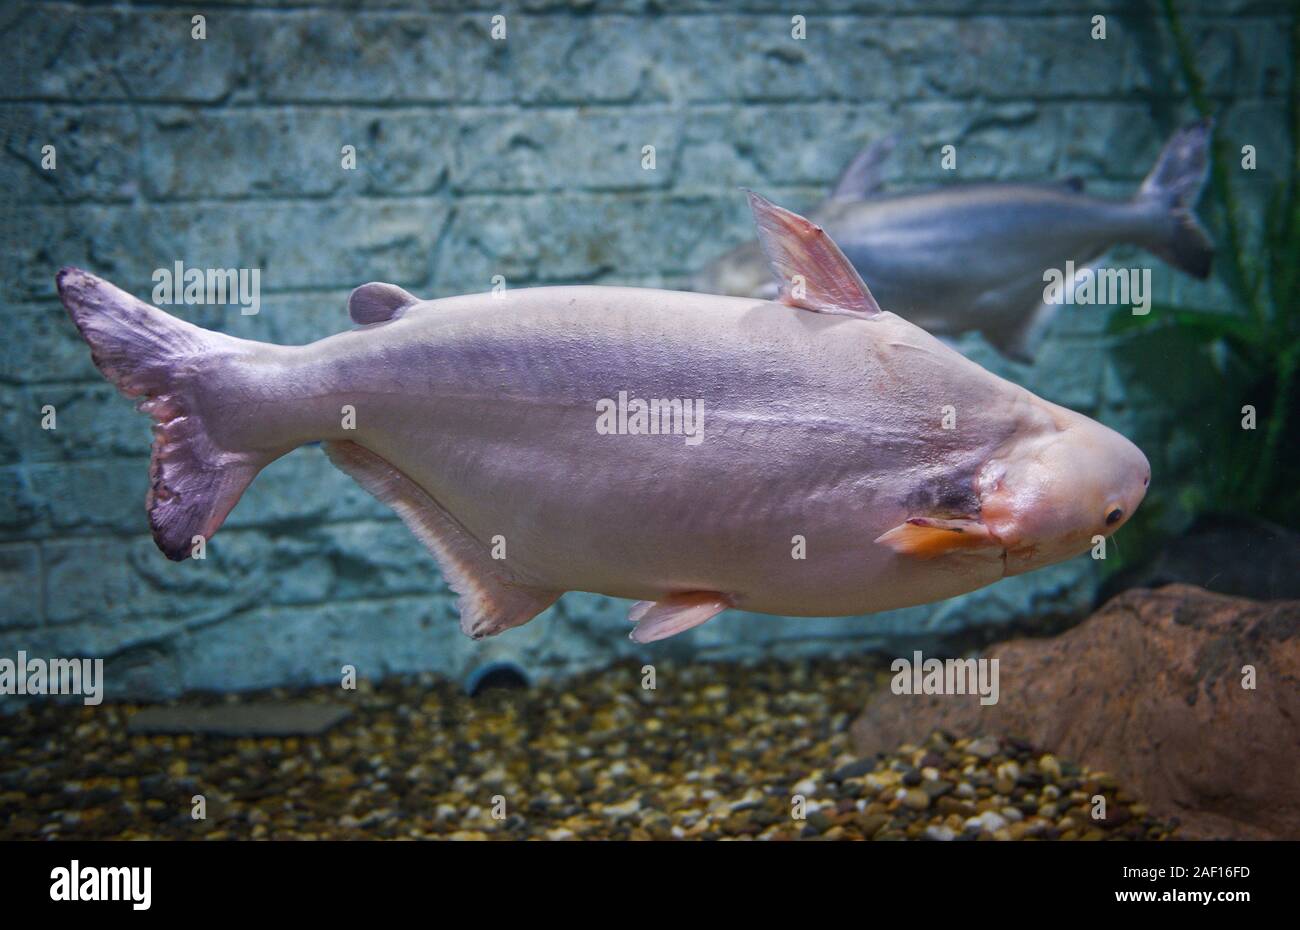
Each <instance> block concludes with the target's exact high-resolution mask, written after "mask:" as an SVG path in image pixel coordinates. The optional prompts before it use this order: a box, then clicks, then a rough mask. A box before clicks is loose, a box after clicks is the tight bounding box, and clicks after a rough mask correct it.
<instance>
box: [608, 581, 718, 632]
mask: <svg viewBox="0 0 1300 930" xmlns="http://www.w3.org/2000/svg"><path fill="white" fill-rule="evenodd" d="M730 606H731V599H730V598H728V597H727V596H726V595H725V594H718V593H717V592H716V591H692V592H691V593H690V594H672V595H669V596H668V597H666V598H664V599H663V600H662V601H637V603H636V604H634V605H633V606H632V609H631V610H630V611H628V615H627V618H628V619H629V620H631V621H632V622H633V623H635V624H636V628H635V629H633V630H632V632H631V633H630V634H629V637H630V638H631V640H632V641H633V642H634V643H653V642H654V641H655V640H659V639H667V638H668V637H669V636H676V635H677V634H678V633H683V632H685V631H686V630H689V629H691V628H693V627H697V626H699V625H700V624H701V623H706V622H708V621H709V620H712V619H713V618H714V617H716V616H717V615H718V614H720V613H722V612H723V611H724V610H726V609H727V608H728V607H730Z"/></svg>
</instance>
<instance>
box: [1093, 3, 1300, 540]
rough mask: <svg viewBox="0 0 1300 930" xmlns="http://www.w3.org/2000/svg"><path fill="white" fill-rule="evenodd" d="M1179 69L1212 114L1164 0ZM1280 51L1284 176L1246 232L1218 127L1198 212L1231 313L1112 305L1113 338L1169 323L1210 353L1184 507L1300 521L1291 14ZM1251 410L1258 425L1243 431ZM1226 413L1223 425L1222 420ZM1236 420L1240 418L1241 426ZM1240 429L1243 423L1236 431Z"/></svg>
mask: <svg viewBox="0 0 1300 930" xmlns="http://www.w3.org/2000/svg"><path fill="white" fill-rule="evenodd" d="M1161 7H1162V11H1163V14H1164V22H1165V25H1166V27H1167V29H1168V31H1169V33H1170V36H1171V39H1172V41H1173V45H1174V50H1175V54H1176V58H1177V62H1178V69H1179V72H1180V75H1181V78H1182V81H1183V83H1184V84H1185V85H1186V88H1187V92H1188V95H1189V97H1190V99H1191V102H1192V104H1193V106H1195V108H1196V110H1197V111H1198V112H1199V113H1200V115H1201V116H1206V117H1208V116H1213V115H1214V113H1213V106H1212V104H1211V101H1210V99H1209V96H1208V94H1207V93H1206V90H1205V82H1204V80H1203V78H1202V76H1201V74H1200V72H1199V70H1198V68H1197V65H1196V60H1197V59H1196V55H1195V52H1194V51H1193V49H1192V46H1191V43H1190V42H1189V41H1188V38H1187V35H1186V33H1185V32H1184V30H1183V25H1182V22H1181V19H1180V17H1179V14H1178V11H1177V9H1176V8H1175V3H1174V2H1173V0H1161ZM1288 41H1289V45H1290V48H1291V61H1292V62H1293V66H1292V74H1291V83H1290V88H1289V93H1288V100H1287V115H1286V119H1287V124H1286V132H1287V137H1288V142H1289V152H1288V153H1287V156H1286V157H1287V162H1286V165H1285V168H1284V170H1283V176H1282V178H1281V179H1280V180H1278V181H1277V182H1275V184H1274V185H1273V189H1272V190H1270V192H1269V196H1268V201H1267V205H1266V206H1265V207H1264V209H1263V210H1262V211H1260V212H1257V213H1256V214H1255V215H1254V217H1251V219H1252V220H1254V221H1255V222H1259V221H1260V220H1262V225H1260V226H1258V227H1256V228H1254V229H1252V228H1251V227H1250V226H1249V225H1248V219H1247V216H1248V212H1247V211H1245V210H1243V208H1242V205H1241V203H1240V201H1239V199H1238V192H1237V190H1236V189H1235V185H1234V176H1235V175H1237V166H1239V165H1241V164H1242V159H1243V153H1242V149H1241V148H1240V147H1239V146H1237V145H1235V144H1233V143H1231V142H1230V141H1229V140H1228V138H1227V137H1226V135H1225V133H1224V131H1223V129H1222V127H1221V125H1216V126H1215V129H1214V133H1213V142H1212V149H1211V151H1212V153H1213V158H1212V160H1211V168H1210V177H1209V185H1208V190H1207V194H1206V197H1205V200H1204V201H1203V206H1205V207H1208V211H1207V212H1208V214H1209V216H1210V217H1211V218H1212V220H1211V225H1212V227H1213V232H1214V237H1215V240H1216V242H1217V243H1218V254H1217V256H1216V266H1217V271H1216V274H1217V275H1218V276H1219V278H1220V280H1221V281H1222V282H1223V283H1224V285H1225V286H1226V287H1227V289H1228V291H1229V292H1230V293H1231V295H1232V298H1233V301H1232V304H1233V305H1232V306H1230V307H1216V308H1205V307H1191V306H1175V305H1170V304H1161V303H1153V304H1152V305H1151V309H1150V313H1148V314H1147V315H1144V316H1135V315H1133V314H1132V313H1131V312H1129V311H1128V310H1116V312H1115V313H1114V315H1113V316H1112V317H1111V319H1110V324H1109V330H1110V332H1112V333H1117V334H1118V333H1129V334H1131V333H1134V332H1135V331H1142V330H1145V331H1154V330H1156V329H1162V328H1169V329H1172V330H1175V331H1176V335H1177V336H1178V337H1180V341H1181V342H1183V343H1184V344H1187V342H1188V341H1190V343H1191V344H1192V345H1193V346H1197V347H1199V348H1201V349H1202V350H1204V351H1206V352H1208V353H1210V354H1211V356H1212V357H1213V358H1214V359H1215V360H1216V366H1215V370H1217V371H1218V372H1219V373H1220V375H1221V376H1222V383H1221V384H1219V385H1216V386H1215V387H1216V392H1215V397H1214V399H1213V401H1211V402H1210V405H1211V406H1213V408H1214V409H1215V411H1216V416H1214V418H1213V420H1214V422H1215V423H1217V424H1218V426H1219V427H1220V428H1218V429H1215V430H1213V432H1214V434H1215V435H1214V437H1213V439H1212V440H1211V441H1209V442H1207V444H1206V445H1205V446H1204V447H1203V449H1202V455H1203V461H1202V462H1201V465H1202V469H1203V471H1204V473H1205V476H1206V478H1205V484H1206V487H1205V488H1204V492H1203V493H1202V494H1199V495H1193V496H1192V497H1193V499H1192V500H1190V501H1189V503H1190V504H1191V506H1192V509H1193V510H1196V511H1202V512H1204V511H1208V510H1215V511H1220V512H1237V513H1243V514H1252V515H1256V516H1260V517H1265V518H1267V519H1269V520H1272V521H1274V522H1278V523H1283V524H1286V525H1289V526H1293V527H1297V526H1300V474H1297V468H1296V465H1297V463H1298V462H1300V441H1297V431H1300V412H1298V411H1297V407H1300V381H1298V379H1297V368H1298V367H1300V267H1297V263H1298V262H1300V189H1298V182H1297V177H1298V176H1300V83H1298V79H1297V76H1296V73H1295V70H1296V69H1295V65H1294V63H1295V62H1297V61H1300V16H1293V17H1292V20H1291V24H1290V33H1289V40H1288ZM1251 411H1253V415H1254V418H1255V428H1254V429H1249V428H1245V426H1244V425H1243V424H1245V423H1246V422H1248V419H1247V418H1249V417H1250V416H1251ZM1229 418H1230V419H1229ZM1238 419H1240V420H1241V421H1242V423H1238V422H1237V421H1238ZM1238 426H1241V427H1242V428H1237V427H1238Z"/></svg>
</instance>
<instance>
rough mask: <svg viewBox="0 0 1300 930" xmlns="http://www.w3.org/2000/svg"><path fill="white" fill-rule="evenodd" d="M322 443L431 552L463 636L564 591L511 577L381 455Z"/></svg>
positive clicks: (509, 620) (543, 604)
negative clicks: (455, 601) (455, 598)
mask: <svg viewBox="0 0 1300 930" xmlns="http://www.w3.org/2000/svg"><path fill="white" fill-rule="evenodd" d="M322 445H323V446H324V448H325V454H326V455H328V456H329V459H330V461H331V462H333V463H334V464H335V465H336V466H337V467H338V468H339V469H340V470H341V471H342V472H343V473H344V474H347V475H349V476H350V477H352V478H353V479H355V480H356V482H357V483H358V484H359V485H361V486H362V487H363V488H365V489H366V490H367V491H369V492H370V493H371V494H373V495H374V496H375V497H376V498H378V499H379V500H380V501H383V502H384V503H385V504H387V505H388V506H389V507H391V508H392V509H393V511H394V512H396V514H397V515H398V516H399V517H401V518H402V522H403V523H405V524H406V525H407V527H408V528H409V529H410V530H411V532H412V533H414V534H415V535H416V536H417V537H418V538H419V540H420V542H422V543H424V545H425V547H426V548H427V549H428V550H429V551H430V552H431V553H432V554H433V557H434V559H436V560H437V562H438V567H439V569H441V571H442V574H443V577H444V578H446V579H447V584H448V585H450V586H451V589H452V590H453V591H455V592H456V594H457V595H459V598H460V600H459V607H460V628H461V629H462V630H463V631H464V632H465V634H466V635H467V636H471V637H473V638H474V639H482V638H483V637H484V636H495V635H496V634H497V633H501V632H503V631H505V630H508V629H510V628H511V627H516V626H520V625H522V624H524V623H527V622H528V621H529V620H531V619H533V617H535V616H537V615H538V614H539V613H541V612H542V611H543V610H545V609H546V608H547V607H550V606H551V605H552V604H554V603H555V602H556V600H558V599H559V597H560V595H561V594H563V593H564V592H563V591H553V590H548V589H545V588H539V587H534V586H532V585H528V584H521V583H519V582H517V581H515V580H514V579H512V578H511V577H510V576H509V575H508V574H507V573H506V571H505V570H504V569H503V567H502V566H501V563H500V562H498V561H494V560H493V559H492V557H491V554H490V553H489V552H488V549H487V547H486V546H485V545H484V544H483V543H481V542H480V541H479V540H478V539H476V538H475V537H474V536H473V534H471V533H470V532H469V531H468V530H466V529H465V528H464V527H463V526H461V525H460V523H459V522H457V520H456V518H455V517H453V516H452V515H451V514H449V513H448V512H447V511H446V510H444V509H443V508H442V506H441V505H439V504H438V502H437V501H435V500H434V499H433V498H432V497H431V496H430V495H429V493H428V492H427V491H425V490H424V489H423V488H422V487H420V486H419V485H418V484H416V483H415V482H414V481H412V480H411V479H410V478H408V477H407V476H406V475H405V474H403V473H402V471H401V470H400V469H398V468H396V467H395V466H394V465H392V464H390V463H389V462H388V461H387V460H386V459H384V458H383V457H382V456H379V455H376V454H375V453H373V452H371V451H370V450H369V449H366V448H364V447H363V446H360V445H358V444H357V443H355V442H348V441H337V442H325V443H322Z"/></svg>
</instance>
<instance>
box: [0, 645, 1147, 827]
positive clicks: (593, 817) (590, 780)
mask: <svg viewBox="0 0 1300 930" xmlns="http://www.w3.org/2000/svg"><path fill="white" fill-rule="evenodd" d="M656 677H657V686H658V687H657V689H656V690H646V689H644V688H642V672H641V670H640V668H639V667H635V666H619V667H616V668H611V669H608V670H606V671H603V672H600V673H597V674H593V675H588V676H584V677H581V678H578V679H576V680H569V681H566V682H564V683H563V684H559V683H556V684H545V685H540V686H536V687H533V688H531V689H528V690H527V691H505V690H494V691H488V692H485V693H484V694H481V695H479V696H477V697H474V698H470V697H467V696H466V695H464V694H463V693H462V692H461V691H460V690H459V689H458V688H457V687H456V686H455V685H454V684H453V683H451V682H448V681H446V680H442V679H437V678H434V677H432V676H420V677H418V678H407V679H390V680H387V681H384V682H380V683H377V684H374V685H371V684H369V683H365V682H362V683H361V684H360V685H359V686H358V688H357V690H355V691H340V690H339V689H338V688H316V689H295V690H285V689H277V690H275V691H270V692H264V693H259V694H245V695H239V696H221V697H214V696H206V697H205V696H194V697H190V698H186V699H184V700H183V701H181V702H180V703H182V704H192V705H212V704H220V703H223V702H229V703H254V702H258V701H269V700H285V699H290V698H292V699H296V700H311V701H328V702H336V703H343V704H347V705H349V706H351V707H352V708H353V715H352V717H351V718H350V719H349V720H347V721H345V722H344V723H342V724H340V725H339V726H337V727H336V728H335V729H333V730H332V731H330V732H329V733H327V734H324V735H321V736H314V737H288V738H282V739H281V738H258V739H239V738H226V737H215V736H139V735H132V734H128V733H127V731H126V722H127V720H128V719H129V718H130V717H131V715H132V714H134V713H135V712H136V711H137V710H138V709H139V707H138V706H137V705H128V704H117V705H108V704H105V705H102V706H100V707H93V708H88V707H81V706H62V707H60V706H54V705H39V706H32V707H28V708H25V709H24V710H23V711H22V712H20V713H18V714H16V715H11V716H9V717H4V718H0V839H32V838H44V839H144V838H157V839H198V838H204V839H248V838H252V839H375V838H391V839H425V838H430V839H433V838H446V839H524V838H535V839H552V840H560V839H575V838H577V839H657V840H668V839H674V838H677V839H777V840H792V839H828V840H834V839H844V840H850V839H877V840H886V839H909V838H914V839H933V840H950V839H991V840H1011V839H1022V838H1023V839H1031V838H1041V839H1060V840H1076V839H1078V840H1101V839H1164V838H1167V837H1169V835H1170V834H1171V832H1172V830H1173V826H1172V825H1171V824H1168V823H1162V822H1159V821H1157V820H1154V819H1152V818H1151V817H1150V816H1148V814H1147V811H1146V809H1145V807H1144V806H1143V805H1142V804H1140V803H1138V802H1137V800H1136V799H1135V798H1133V797H1130V796H1129V795H1127V794H1126V793H1125V792H1124V790H1123V789H1122V788H1121V787H1120V786H1118V785H1117V784H1116V783H1115V782H1114V780H1113V779H1111V778H1110V777H1109V776H1108V775H1106V774H1104V773H1101V772H1093V771H1087V770H1081V769H1080V768H1079V767H1078V766H1077V765H1074V764H1073V763H1071V762H1069V761H1067V760H1062V759H1056V758H1054V757H1053V756H1051V755H1047V754H1043V753H1041V752H1037V751H1035V750H1034V749H1033V747H1030V746H1026V745H1023V744H1019V743H1015V742H1008V741H999V740H996V739H993V738H988V737H982V738H979V739H976V740H966V739H961V740H952V739H950V738H948V737H947V736H945V735H944V734H941V733H934V734H932V735H931V736H930V737H929V739H928V740H927V741H926V743H925V744H924V745H922V746H906V745H905V746H900V747H898V748H897V750H895V751H894V752H892V753H889V754H888V755H885V756H883V757H880V758H872V759H859V758H857V757H856V756H854V755H853V753H852V750H851V747H850V744H849V739H848V726H849V723H850V722H851V720H852V719H853V717H854V716H855V715H856V714H857V712H858V711H859V710H860V709H861V707H862V706H863V703H864V701H865V699H866V697H867V695H868V693H870V692H871V691H873V690H874V689H875V688H877V687H880V686H881V685H882V684H883V683H885V682H887V681H888V673H886V672H884V671H883V670H882V669H881V668H880V667H879V666H876V665H872V664H869V663H868V662H866V661H865V660H861V659H859V660H854V661H836V662H825V661H820V662H800V663H789V664H786V663H766V664H762V665H757V666H755V665H748V666H743V665H734V664H708V665H702V664H692V665H689V666H674V665H671V664H668V663H662V664H660V665H658V666H657V672H656ZM195 795H203V796H204V798H205V799H206V806H207V810H206V815H207V816H206V819H202V820H195V819H194V818H193V817H192V815H191V814H192V809H193V808H192V799H193V798H194V796H195ZM1096 795H1102V796H1104V797H1105V798H1106V804H1105V812H1106V818H1105V819H1104V820H1097V819H1094V818H1093V817H1091V816H1090V813H1091V811H1092V810H1093V803H1092V801H1091V799H1092V798H1094V796H1096ZM800 799H802V801H801V800H800ZM799 814H802V815H803V816H802V817H800V816H798V815H799Z"/></svg>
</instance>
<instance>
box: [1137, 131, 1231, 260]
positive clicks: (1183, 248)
mask: <svg viewBox="0 0 1300 930" xmlns="http://www.w3.org/2000/svg"><path fill="white" fill-rule="evenodd" d="M1213 131H1214V120H1212V119H1209V118H1207V119H1203V120H1200V121H1198V122H1196V123H1193V124H1192V125H1190V126H1185V127H1183V128H1182V129H1180V130H1178V132H1176V133H1174V135H1173V137H1172V138H1171V139H1170V140H1169V141H1168V142H1166V143H1165V147H1164V148H1163V149H1161V151H1160V157H1159V158H1157V159H1156V163H1155V167H1153V168H1152V169H1151V173H1150V174H1148V175H1147V177H1146V180H1144V181H1143V182H1142V186H1141V187H1140V188H1139V189H1138V193H1137V199H1138V200H1139V201H1141V202H1144V203H1146V204H1150V205H1151V206H1153V207H1155V208H1156V210H1157V211H1158V220H1157V223H1156V227H1155V230H1156V231H1155V233H1154V234H1153V236H1152V237H1151V239H1150V241H1147V242H1143V243H1141V244H1142V245H1143V246H1144V247H1146V248H1147V249H1148V250H1149V251H1151V252H1153V253H1155V254H1156V255H1158V256H1160V258H1162V259H1164V260H1165V261H1167V262H1169V264H1171V265H1173V266H1174V267H1175V268H1178V269H1180V270H1182V271H1185V272H1186V273H1187V274H1190V275H1192V276H1193V277H1196V278H1208V277H1209V275H1210V265H1211V263H1212V261H1213V258H1214V243H1213V242H1212V241H1211V240H1210V235H1209V233H1207V232H1206V231H1205V229H1204V227H1202V226H1201V224H1200V223H1199V222H1197V219H1196V216H1195V215H1194V214H1193V213H1192V209H1193V208H1194V207H1195V206H1196V201H1197V200H1198V199H1200V196H1201V189H1202V188H1203V187H1204V186H1205V177H1206V174H1207V173H1208V171H1209V164H1210V140H1211V136H1212V134H1213Z"/></svg>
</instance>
